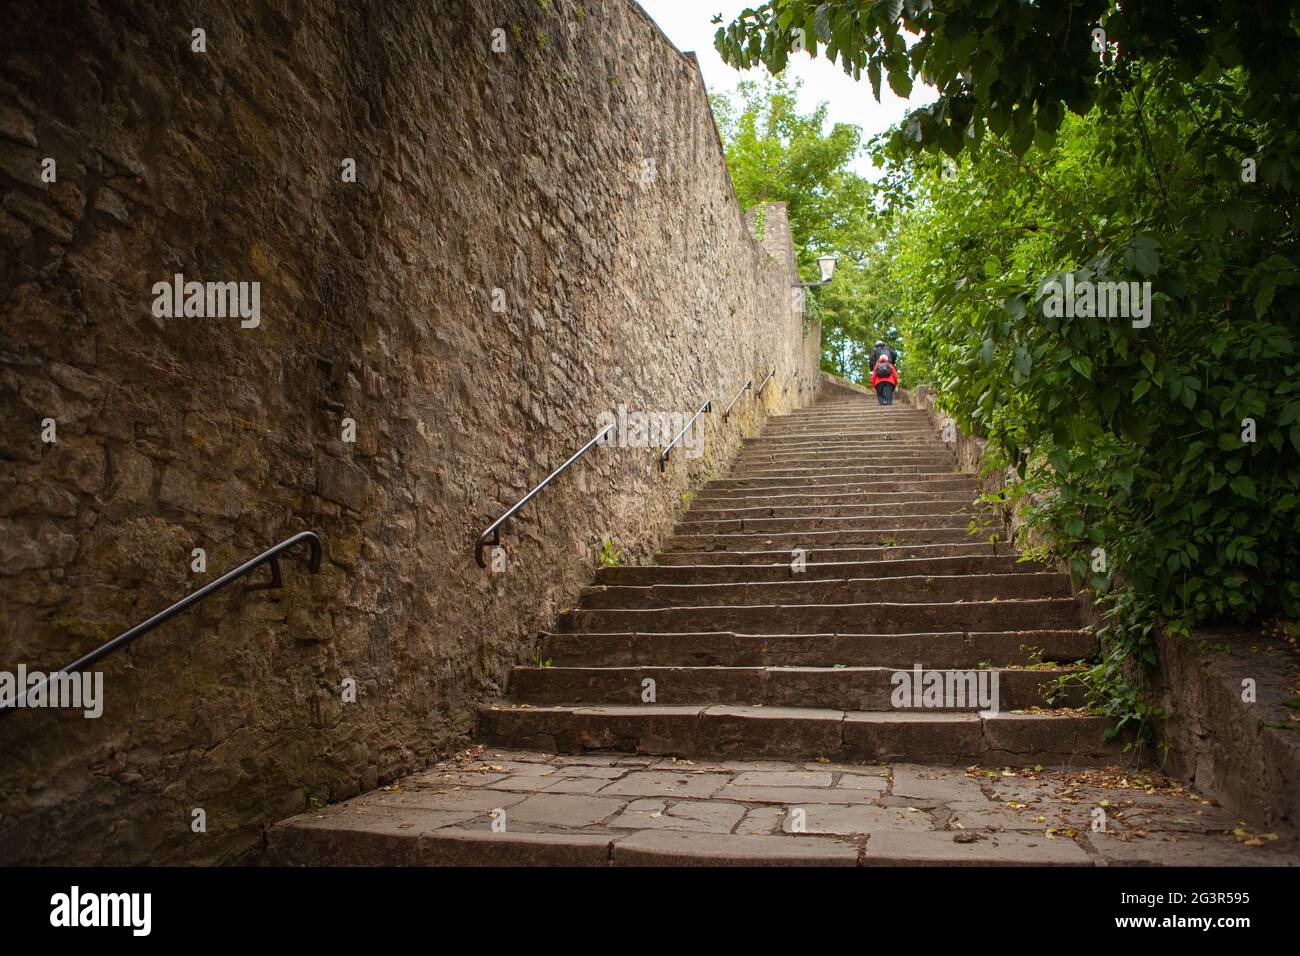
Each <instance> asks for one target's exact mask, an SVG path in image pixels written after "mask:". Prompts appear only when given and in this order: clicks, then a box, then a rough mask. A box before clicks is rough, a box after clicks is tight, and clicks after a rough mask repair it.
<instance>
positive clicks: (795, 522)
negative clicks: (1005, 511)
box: [673, 505, 974, 535]
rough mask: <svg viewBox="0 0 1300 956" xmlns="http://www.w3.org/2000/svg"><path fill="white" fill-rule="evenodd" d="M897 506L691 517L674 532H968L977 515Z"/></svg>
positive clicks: (691, 515)
mask: <svg viewBox="0 0 1300 956" xmlns="http://www.w3.org/2000/svg"><path fill="white" fill-rule="evenodd" d="M905 508H906V506H903V505H899V506H895V508H894V509H893V510H892V511H888V512H886V513H884V514H875V515H870V514H868V515H848V516H844V515H791V516H789V517H781V518H760V517H753V518H701V517H699V515H694V514H689V513H688V514H687V515H686V516H685V517H684V518H683V520H682V521H680V522H678V523H677V527H676V528H674V529H673V534H674V535H717V534H756V535H766V534H794V533H799V532H804V531H839V530H845V529H861V528H862V527H863V526H864V525H873V524H875V525H879V526H880V527H882V528H907V529H909V530H910V529H917V528H949V529H957V530H961V531H965V530H967V528H968V527H969V525H970V522H971V520H972V518H974V515H970V514H961V513H952V512H947V513H938V514H934V513H930V514H925V513H920V514H913V513H909V512H907V511H906V510H905Z"/></svg>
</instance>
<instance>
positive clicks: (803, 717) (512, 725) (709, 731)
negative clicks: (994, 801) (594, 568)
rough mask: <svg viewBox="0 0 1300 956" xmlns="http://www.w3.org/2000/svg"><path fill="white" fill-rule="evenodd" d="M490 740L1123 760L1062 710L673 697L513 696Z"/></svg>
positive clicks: (739, 753)
mask: <svg viewBox="0 0 1300 956" xmlns="http://www.w3.org/2000/svg"><path fill="white" fill-rule="evenodd" d="M479 717H480V730H481V734H482V736H483V738H484V739H485V740H486V741H487V742H488V743H490V744H499V745H501V746H507V747H526V748H529V749H536V750H541V751H543V752H547V753H575V754H576V753H582V752H584V751H589V750H619V751H624V752H627V753H640V754H680V755H692V754H697V755H703V754H707V755H708V756H709V757H711V758H713V759H715V760H716V759H723V758H751V759H752V758H768V757H772V758H777V759H800V760H808V759H810V757H811V758H817V759H822V758H825V759H828V760H832V761H854V760H876V761H879V760H909V761H916V762H919V763H936V764H949V765H965V764H969V763H971V762H975V761H978V762H981V763H986V764H992V765H995V766H1007V767H1016V766H1032V765H1035V764H1039V765H1041V764H1056V763H1068V764H1072V765H1078V766H1086V765H1097V764H1099V763H1105V762H1107V761H1111V760H1115V759H1117V758H1119V757H1120V756H1121V755H1122V753H1123V749H1122V743H1120V742H1116V741H1104V740H1103V739H1102V738H1103V733H1104V731H1105V728H1106V724H1105V721H1104V720H1102V719H1101V718H1099V717H1084V716H1077V715H1075V714H1073V713H1071V712H1066V713H1064V714H1060V715H1058V714H1041V713H1033V714H1016V713H1004V714H998V715H996V716H991V717H985V716H981V715H979V714H965V713H961V714H957V713H952V712H938V711H929V712H906V713H904V712H887V713H881V712H878V711H845V710H837V709H817V708H792V707H755V706H743V705H735V704H718V705H711V706H702V705H698V704H697V705H683V706H670V705H666V704H635V705H618V704H604V705H590V706H569V707H566V706H560V705H547V706H538V707H527V706H517V707H512V706H509V705H506V704H498V705H493V706H486V707H484V708H482V709H481V710H480V712H479Z"/></svg>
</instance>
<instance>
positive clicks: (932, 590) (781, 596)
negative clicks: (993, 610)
mask: <svg viewBox="0 0 1300 956" xmlns="http://www.w3.org/2000/svg"><path fill="white" fill-rule="evenodd" d="M1071 594H1072V592H1071V590H1070V581H1069V578H1067V577H1066V576H1065V575H1063V574H1058V573H1056V572H1054V571H1047V572H1041V573H1036V574H1035V573H1020V572H1009V573H1006V574H957V575H930V576H925V577H922V576H914V577H896V578H879V577H872V578H838V579H837V578H830V577H814V576H812V575H807V576H806V577H805V576H804V575H800V576H798V577H797V578H796V579H795V580H786V581H739V582H722V583H713V584H651V585H640V586H637V585H632V586H621V585H612V586H611V585H604V584H598V585H596V586H594V587H589V588H584V589H583V591H582V594H581V597H580V599H579V607H581V608H583V609H586V610H595V609H603V608H673V607H718V606H725V607H744V606H749V605H757V606H771V605H774V604H795V605H798V604H846V605H849V604H870V603H872V602H877V601H890V602H893V603H898V604H905V603H916V602H921V603H936V602H941V601H942V602H951V601H960V600H967V601H988V600H993V599H997V600H1011V599H1029V598H1048V597H1070V596H1071Z"/></svg>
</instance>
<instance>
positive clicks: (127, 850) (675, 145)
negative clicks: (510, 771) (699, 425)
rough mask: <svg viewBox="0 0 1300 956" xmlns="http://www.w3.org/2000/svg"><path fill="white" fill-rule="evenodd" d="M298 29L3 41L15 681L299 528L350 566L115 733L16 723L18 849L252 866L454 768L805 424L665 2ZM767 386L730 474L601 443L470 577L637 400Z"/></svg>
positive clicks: (68, 21)
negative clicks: (598, 597) (596, 588)
mask: <svg viewBox="0 0 1300 956" xmlns="http://www.w3.org/2000/svg"><path fill="white" fill-rule="evenodd" d="M280 11H281V5H278V4H264V3H260V2H252V0H236V2H234V3H215V2H211V0H188V2H185V0H182V2H177V3H167V4H143V5H130V7H129V8H128V7H127V6H124V5H122V4H118V3H113V2H108V0H88V2H86V3H78V4H49V3H43V2H37V0H17V2H16V3H12V4H9V6H8V7H7V9H6V12H5V19H6V29H5V30H4V31H3V34H2V35H0V192H2V193H3V197H2V201H0V246H2V247H3V256H2V257H0V322H3V329H4V337H3V344H0V416H2V418H3V422H4V428H3V444H2V445H0V459H2V460H3V472H2V474H0V481H2V484H0V582H2V583H3V596H2V597H0V620H2V621H3V624H2V625H0V627H2V629H3V632H2V637H3V641H2V643H0V670H4V669H7V670H14V669H16V667H17V666H18V665H19V664H24V665H27V666H28V667H33V668H50V667H53V666H56V665H61V664H63V663H65V662H67V661H69V660H72V659H73V658H75V657H76V656H78V655H79V654H81V653H84V652H85V651H86V650H87V649H89V648H91V647H93V646H95V645H96V644H98V643H99V642H101V641H103V640H105V639H107V638H109V637H111V636H113V635H114V634H116V633H118V632H120V631H122V630H123V629H125V628H126V627H128V626H129V625H131V624H134V623H136V622H139V621H141V620H143V619H144V618H146V617H148V616H149V615H150V614H152V613H154V612H155V611H157V610H159V609H160V608H162V607H165V606H166V605H168V604H169V603H171V602H172V601H174V600H176V599H177V598H179V597H180V596H182V595H183V594H185V593H187V592H188V591H190V590H192V589H194V588H196V587H198V586H199V585H201V584H202V583H204V582H206V581H208V580H211V579H212V578H213V577H215V576H216V575H217V574H218V573H220V572H223V571H225V570H227V569H229V568H232V567H234V566H236V565H237V564H238V563H240V562H242V561H243V560H246V559H247V558H249V557H251V556H252V555H254V554H256V553H258V552H259V551H261V550H262V549H263V548H265V547H267V546H269V545H270V544H272V543H274V542H276V541H278V540H281V539H283V538H285V537H287V536H288V535H290V534H292V533H294V532H296V531H300V530H303V529H312V530H315V531H317V532H318V533H319V534H320V535H321V536H322V538H323V540H324V544H325V553H326V560H325V563H324V566H323V568H322V570H321V572H320V574H319V575H317V576H315V577H309V576H308V575H307V574H306V573H305V571H304V570H303V568H302V567H301V565H300V564H299V563H298V562H297V561H288V562H286V565H285V569H284V570H285V588H284V589H283V590H281V591H272V592H258V593H253V594H245V593H242V589H241V587H239V586H235V587H233V588H231V589H229V590H227V591H225V592H223V593H222V594H220V595H219V596H217V597H215V598H214V599H212V600H210V601H208V602H207V603H205V604H203V605H202V606H201V607H199V608H197V609H195V610H192V611H190V612H188V613H187V614H186V615H185V616H184V617H181V618H177V619H176V620H174V621H172V622H170V623H168V624H166V625H164V627H163V628H162V629H160V630H159V631H157V632H155V633H153V634H151V635H149V636H147V637H145V638H143V639H142V640H140V641H139V642H138V643H136V644H135V645H133V646H132V647H131V649H130V650H128V651H125V652H123V653H121V654H118V655H116V656H114V657H113V658H111V659H110V660H109V661H107V662H106V663H105V665H104V668H103V669H104V684H105V687H104V692H105V698H106V700H105V708H104V712H103V716H102V717H100V718H99V719H94V720H87V719H82V718H81V717H80V715H79V714H72V713H68V712H51V711H45V712H36V711H32V712H25V713H19V714H15V715H11V716H10V717H9V718H7V719H6V720H5V721H4V723H3V725H0V734H3V736H4V738H5V739H4V743H3V746H2V747H0V862H7V863H12V862H17V861H24V862H43V863H49V862H60V863H89V862H113V863H141V862H154V863H165V862H176V861H191V862H224V861H229V860H233V859H239V858H242V857H244V856H245V855H246V854H248V853H249V852H250V851H252V850H253V849H255V848H256V846H257V845H258V844H259V842H260V840H261V834H262V829H263V826H264V825H265V824H266V823H267V822H269V821H272V820H275V819H278V818H281V817H284V816H286V815H288V814H292V813H296V812H300V811H302V810H304V809H307V808H309V807H310V806H313V805H316V804H318V803H320V802H324V801H332V800H337V799H340V798H343V797H347V796H350V795H352V794H355V793H357V792H358V791H360V790H361V789H363V788H369V787H374V786H376V785H377V784H380V783H383V782H385V781H388V780H391V779H393V778H394V777H396V776H397V775H398V774H400V773H402V772H403V771H406V770H410V769H412V768H414V767H418V766H421V765H423V764H425V763H427V762H428V761H430V760H431V759H433V758H434V757H435V756H436V755H440V754H444V753H446V752H447V750H448V749H449V748H451V747H454V746H457V745H458V744H459V743H460V742H462V741H464V740H465V739H466V737H467V736H468V735H470V734H472V732H473V730H474V727H475V715H476V708H477V705H478V704H479V703H481V702H482V701H484V700H486V699H489V698H491V697H492V696H494V695H496V694H498V693H499V692H500V690H501V688H502V686H503V683H504V679H505V675H506V673H507V671H508V669H509V667H510V665H511V664H512V663H514V662H516V661H520V660H525V659H527V657H528V655H529V654H530V653H531V647H532V643H533V640H534V634H535V632H536V631H537V629H538V628H539V627H543V626H545V625H546V624H547V623H548V622H549V621H550V620H551V619H552V617H553V616H554V615H555V614H556V612H557V611H559V610H561V609H562V608H564V607H566V606H567V605H568V604H569V603H571V602H572V600H573V599H574V597H575V595H576V593H577V591H578V589H579V587H580V586H582V585H583V584H585V583H587V582H588V581H589V580H590V577H591V573H592V568H593V566H594V564H595V562H596V554H597V552H598V551H599V549H600V543H601V542H602V540H604V539H609V540H611V541H612V550H614V551H620V552H622V553H623V559H624V560H636V559H639V558H643V557H645V556H646V555H648V554H650V553H651V551H652V550H653V548H654V547H655V545H656V543H657V540H658V538H659V537H660V536H661V535H663V534H664V533H665V532H667V531H668V530H669V528H670V525H671V523H672V521H673V520H674V516H675V515H676V514H677V511H678V509H679V508H680V499H681V493H682V492H683V491H684V490H686V489H687V488H688V487H691V486H693V485H695V484H697V483H699V482H702V481H704V480H705V479H706V478H707V477H708V476H709V475H711V474H715V473H722V472H723V470H724V469H725V468H726V467H727V465H728V463H729V461H730V459H731V457H732V456H733V455H734V453H735V450H736V445H737V442H738V440H739V438H740V437H741V436H742V435H743V434H752V433H753V432H754V431H756V430H757V428H758V427H759V426H760V424H761V422H762V420H763V419H764V417H765V416H766V415H768V414H771V413H775V412H784V411H788V410H789V409H790V408H791V407H793V406H794V405H796V404H799V403H802V402H806V401H808V400H810V399H811V394H812V390H811V388H807V387H800V386H799V384H797V383H798V382H800V381H802V382H808V381H811V380H812V377H813V376H815V373H816V364H817V356H818V354H819V351H820V344H819V333H818V330H817V328H816V327H815V326H814V327H811V328H805V325H804V322H803V318H802V316H801V315H799V314H797V313H796V312H795V311H794V309H793V306H792V303H793V299H792V297H791V294H790V288H791V285H792V283H793V282H794V281H795V279H796V277H795V276H793V275H792V269H791V263H792V262H793V259H792V254H789V255H787V254H786V252H785V251H784V250H783V249H781V248H780V247H779V243H777V241H776V239H775V238H774V237H776V236H779V235H780V234H781V232H780V227H781V223H782V222H783V220H784V209H783V208H782V207H781V206H779V205H774V206H772V207H770V208H769V209H768V210H767V211H766V213H765V221H766V234H765V237H764V240H765V244H766V245H767V247H768V248H767V249H765V248H764V247H763V246H761V245H760V244H759V243H757V242H756V241H755V240H754V238H753V237H752V235H751V234H750V231H749V229H748V228H747V227H746V225H745V223H744V221H743V219H742V213H741V210H740V209H739V208H738V206H737V204H736V200H735V196H734V193H733V191H732V188H731V184H730V180H729V178H728V175H727V171H726V166H725V163H724V161H723V157H722V154H721V149H720V144H719V141H718V136H717V131H716V129H715V127H714V125H713V120H712V116H711V113H710V111H709V107H708V103H707V98H706V94H705V90H704V87H703V84H702V82H701V79H700V76H699V72H698V67H697V65H696V64H695V62H694V60H693V58H691V57H689V56H685V55H683V54H681V53H679V52H678V51H676V50H675V49H674V48H673V47H672V46H671V44H670V43H669V42H668V41H667V40H666V39H665V38H664V37H663V35H662V34H661V33H660V31H659V30H658V29H657V27H656V26H655V25H654V24H653V23H652V22H651V21H650V20H649V19H648V18H647V17H646V16H645V14H644V13H643V12H642V11H641V9H640V8H639V7H638V6H636V4H635V3H632V2H630V0H583V2H582V3H579V2H576V0H549V2H546V3H538V2H536V0H491V2H482V3H479V2H475V3H472V4H469V3H459V2H449V0H434V2H426V3H420V4H391V3H380V2H364V0H363V2H356V3H338V4H335V3H324V4H305V5H293V9H292V11H291V12H290V11H286V12H280ZM199 30H201V31H202V33H201V35H200V34H197V33H196V32H195V31H199ZM200 40H201V43H200ZM200 46H201V47H202V49H199V47H200ZM46 159H50V160H53V163H54V165H53V167H52V168H51V167H49V165H48V164H47V163H45V160H46ZM353 162H354V164H355V167H354V168H355V181H351V172H352V169H353ZM47 169H51V171H52V172H53V181H49V180H48V179H46V178H43V176H42V173H43V171H45V170H47ZM774 225H775V226H776V227H777V228H775V229H774V228H773V227H774ZM786 235H787V238H786V239H785V240H784V241H785V244H786V245H788V231H787V233H786ZM773 253H775V255H773ZM178 274H179V275H182V276H183V281H185V282H200V283H226V282H234V283H247V285H246V286H244V287H243V291H245V292H246V298H245V299H244V304H245V305H246V306H248V307H249V308H248V309H247V310H246V312H245V314H244V315H243V316H242V317H239V316H227V317H220V316H217V315H214V314H212V311H209V310H213V311H215V309H216V307H217V305H219V304H220V303H219V301H218V300H217V299H216V298H214V299H213V301H212V302H208V300H207V299H206V298H204V299H201V300H200V299H195V300H193V302H194V304H195V306H196V311H201V312H203V313H204V314H202V315H196V314H190V315H189V316H185V315H184V314H183V312H184V310H183V303H182V304H181V305H182V309H181V311H182V314H181V315H180V316H179V317H169V316H168V313H167V309H166V308H165V306H166V305H167V302H166V301H165V300H166V299H167V298H168V293H167V289H168V288H169V286H170V284H171V283H172V282H173V281H174V276H176V275H178ZM158 283H161V284H162V285H161V286H157V285H156V284H158ZM253 283H256V284H257V285H256V290H257V296H258V298H257V299H256V300H253V298H252V290H253V288H254V286H253V285H252V284H253ZM236 288H237V287H233V286H232V287H230V291H231V292H234V291H236ZM182 291H183V292H184V291H185V290H184V288H182ZM216 291H217V292H222V291H224V290H223V289H221V288H217V289H216ZM254 301H256V304H257V309H256V310H255V311H254V310H253V309H252V308H251V306H252V305H253V303H254ZM231 304H232V305H233V304H234V303H233V301H232V303H231ZM241 319H242V320H241ZM771 368H776V369H777V370H778V371H777V374H778V379H779V381H780V387H775V388H774V387H769V388H768V389H767V390H765V392H764V395H763V397H762V399H761V400H758V401H756V400H754V399H753V398H752V394H751V395H747V396H745V397H744V398H743V399H742V400H741V402H740V403H739V404H738V405H737V406H736V409H735V411H734V412H733V413H732V415H731V416H730V421H729V422H728V423H726V424H725V425H724V424H723V423H722V422H721V415H720V414H713V415H710V416H705V419H704V425H703V428H704V436H705V439H706V440H705V442H704V445H703V454H702V455H701V456H700V457H698V458H694V459H691V458H688V457H687V456H686V455H685V454H677V455H674V457H673V460H672V461H671V464H670V467H669V469H668V470H667V472H666V473H665V474H663V475H660V473H659V472H658V470H657V469H656V468H655V456H656V453H657V450H658V449H657V447H652V448H600V449H596V450H595V451H594V452H593V453H592V454H591V455H590V456H588V458H586V459H584V461H583V462H582V463H581V465H580V466H579V467H576V468H575V469H573V470H572V471H571V472H570V473H568V474H566V475H565V476H564V477H563V478H562V479H560V480H559V481H558V482H557V483H556V484H555V485H554V486H553V487H551V488H548V489H547V490H546V491H545V492H543V493H542V495H541V497H539V498H538V499H537V500H535V501H534V502H532V503H530V504H529V505H528V507H527V508H526V510H525V511H524V513H523V514H522V515H521V516H520V518H519V520H517V521H516V522H515V525H514V527H512V528H510V529H509V531H508V533H507V534H506V535H505V537H504V541H503V543H504V546H505V549H506V554H505V564H504V570H503V571H500V572H499V573H494V572H491V571H484V570H481V569H480V568H478V567H477V566H476V565H475V564H474V560H473V557H472V546H473V543H474V540H475V537H476V536H477V534H478V533H479V531H480V530H481V529H482V528H484V527H485V526H486V525H487V524H488V523H489V522H490V521H491V520H492V518H494V517H495V516H496V515H498V514H500V513H501V512H502V511H504V510H505V508H507V507H508V506H509V505H510V504H511V503H513V502H514V501H516V500H517V499H518V498H520V497H521V496H522V495H523V494H524V493H525V492H526V491H527V490H528V489H529V488H530V487H532V485H534V484H535V483H536V482H538V481H539V480H541V479H542V478H543V477H545V476H546V475H547V474H548V473H549V472H550V471H551V470H552V469H553V468H555V467H556V466H557V465H559V464H560V463H561V462H563V461H564V460H565V458H567V457H568V455H569V454H570V453H571V452H572V451H573V450H574V449H575V448H577V447H579V446H580V445H582V444H583V443H584V442H586V441H587V440H588V439H589V438H591V437H592V436H593V435H594V434H595V433H596V431H597V429H598V427H599V426H598V421H599V416H600V415H601V413H602V412H612V413H615V414H617V412H618V409H619V407H620V406H623V407H624V409H625V410H627V411H632V412H636V411H663V412H676V413H681V412H689V411H692V410H694V409H695V408H696V407H697V406H698V405H699V404H700V403H701V402H703V401H704V400H705V399H713V400H715V402H718V403H719V404H718V406H717V409H718V411H719V412H720V410H721V406H722V404H724V403H725V402H726V401H727V400H729V398H730V396H731V395H732V394H733V393H734V392H735V390H736V389H738V388H739V387H740V386H741V384H742V383H743V382H744V380H745V379H746V378H749V377H751V376H753V377H754V379H755V385H757V382H758V381H759V380H760V379H761V378H762V376H763V375H765V374H766V372H767V371H768V370H769V369H771ZM796 376H798V378H796ZM49 422H52V423H53V425H54V429H55V433H54V436H53V437H54V438H55V440H53V441H46V440H44V439H45V438H47V437H50V436H49V435H47V434H46V432H47V430H48V429H47V425H48V423H49ZM633 438H634V439H635V436H633ZM198 548H201V549H203V550H204V552H205V556H206V570H204V571H201V572H196V571H194V570H192V566H193V561H194V560H195V559H194V549H198ZM263 573H265V572H263ZM349 681H352V682H355V687H356V701H355V702H349V701H348V700H347V698H346V696H345V691H346V688H347V687H348V686H350V685H349V683H348V682H349ZM198 810H201V811H203V813H202V815H201V816H202V817H203V819H204V820H205V823H206V832H203V833H196V832H194V831H195V824H194V821H195V820H196V819H198V818H199V815H196V811H198Z"/></svg>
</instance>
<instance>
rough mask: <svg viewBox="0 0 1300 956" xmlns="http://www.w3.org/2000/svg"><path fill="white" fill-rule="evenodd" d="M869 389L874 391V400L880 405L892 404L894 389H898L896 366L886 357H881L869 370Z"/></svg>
mask: <svg viewBox="0 0 1300 956" xmlns="http://www.w3.org/2000/svg"><path fill="white" fill-rule="evenodd" d="M871 387H872V388H874V389H875V390H876V400H877V401H878V402H880V404H881V405H892V404H894V389H896V388H898V366H897V365H895V364H894V363H893V361H892V359H890V357H889V356H888V355H882V356H880V358H878V359H877V360H876V364H875V365H874V366H872V369H871Z"/></svg>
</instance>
